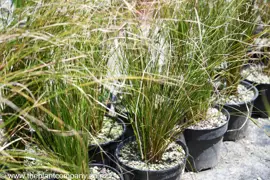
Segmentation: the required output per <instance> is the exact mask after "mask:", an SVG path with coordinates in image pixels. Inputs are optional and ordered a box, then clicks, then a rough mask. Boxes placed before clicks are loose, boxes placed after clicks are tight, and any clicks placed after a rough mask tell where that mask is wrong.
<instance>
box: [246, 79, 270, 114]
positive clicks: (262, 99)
mask: <svg viewBox="0 0 270 180" xmlns="http://www.w3.org/2000/svg"><path fill="white" fill-rule="evenodd" d="M245 81H246V82H248V83H250V84H252V85H253V86H255V87H256V88H257V89H258V92H259V95H258V97H257V98H256V99H255V101H254V107H253V110H252V117H254V118H257V117H260V118H268V117H269V113H270V109H269V108H270V84H260V83H255V82H252V81H249V80H245ZM267 107H268V108H267Z"/></svg>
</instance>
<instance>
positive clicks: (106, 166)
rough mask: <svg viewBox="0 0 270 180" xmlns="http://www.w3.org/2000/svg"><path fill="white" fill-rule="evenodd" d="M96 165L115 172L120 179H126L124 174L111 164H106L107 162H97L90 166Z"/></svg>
mask: <svg viewBox="0 0 270 180" xmlns="http://www.w3.org/2000/svg"><path fill="white" fill-rule="evenodd" d="M94 166H97V167H103V168H106V169H109V170H111V171H113V172H115V173H116V174H117V175H118V176H119V177H120V180H124V178H123V176H122V174H121V173H120V172H119V171H117V170H116V169H115V168H113V167H111V166H108V165H105V164H97V163H93V164H90V167H94ZM96 179H99V178H98V177H97V178H96Z"/></svg>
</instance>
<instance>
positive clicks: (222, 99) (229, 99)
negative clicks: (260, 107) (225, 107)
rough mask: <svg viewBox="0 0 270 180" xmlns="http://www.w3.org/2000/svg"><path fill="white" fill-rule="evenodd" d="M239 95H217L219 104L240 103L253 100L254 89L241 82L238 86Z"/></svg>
mask: <svg viewBox="0 0 270 180" xmlns="http://www.w3.org/2000/svg"><path fill="white" fill-rule="evenodd" d="M237 91H238V95H237V96H236V95H231V96H228V95H222V94H221V95H220V96H219V97H216V99H217V102H218V103H219V104H227V103H228V104H239V103H244V102H249V101H251V100H252V99H253V98H254V96H255V94H254V92H253V91H252V89H249V88H246V87H245V86H244V85H242V84H239V85H238V87H237Z"/></svg>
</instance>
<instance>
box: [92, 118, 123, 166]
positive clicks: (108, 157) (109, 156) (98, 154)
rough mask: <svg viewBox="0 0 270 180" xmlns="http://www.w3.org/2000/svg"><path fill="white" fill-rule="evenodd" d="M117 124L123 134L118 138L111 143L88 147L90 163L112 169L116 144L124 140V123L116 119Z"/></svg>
mask: <svg viewBox="0 0 270 180" xmlns="http://www.w3.org/2000/svg"><path fill="white" fill-rule="evenodd" d="M117 122H118V123H119V124H121V125H122V127H123V132H122V134H121V135H120V136H119V137H117V138H116V139H115V140H113V141H109V142H106V143H102V144H99V145H90V146H89V151H88V155H89V159H90V161H91V162H92V163H98V164H105V165H109V166H112V167H115V166H116V158H115V150H116V148H117V146H118V144H119V143H121V142H122V141H123V140H124V136H125V133H126V125H125V123H124V122H123V121H122V120H121V119H119V118H117Z"/></svg>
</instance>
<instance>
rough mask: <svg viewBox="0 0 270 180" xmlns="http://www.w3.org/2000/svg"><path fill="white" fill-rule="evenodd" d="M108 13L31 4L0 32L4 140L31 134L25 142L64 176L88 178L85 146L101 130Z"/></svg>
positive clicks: (82, 6) (83, 6) (95, 8)
mask: <svg viewBox="0 0 270 180" xmlns="http://www.w3.org/2000/svg"><path fill="white" fill-rule="evenodd" d="M107 12H109V11H108V8H107V7H105V6H102V7H99V6H97V5H96V4H91V3H90V2H88V3H84V2H80V3H74V2H70V3H68V2H65V1H59V2H57V3H56V2H54V1H44V2H43V3H35V2H32V4H29V5H25V6H23V7H22V8H20V9H17V12H16V13H15V16H14V22H13V24H11V25H10V26H9V27H7V28H6V29H5V30H3V31H2V34H4V36H3V37H2V38H3V39H2V41H1V56H2V57H1V58H2V59H3V61H2V64H1V73H3V75H4V76H3V78H1V84H5V85H3V86H2V87H4V89H3V88H1V91H2V90H3V94H4V95H3V96H4V97H5V99H6V100H7V101H5V102H3V103H4V104H5V105H4V110H3V111H2V115H3V118H4V120H5V129H7V131H8V132H9V131H10V132H11V133H8V134H9V137H11V136H12V135H13V134H16V135H18V133H15V130H16V129H18V130H20V132H22V133H21V134H22V136H23V137H19V138H20V139H22V140H25V139H26V138H28V137H29V128H30V127H31V128H32V129H34V130H35V133H34V134H35V136H34V137H31V138H30V139H31V140H33V139H34V141H35V144H37V145H38V146H39V148H42V149H45V150H46V151H47V152H48V154H54V156H53V159H55V161H57V162H64V163H61V164H62V165H59V166H58V167H60V168H62V169H65V170H66V173H67V172H70V173H84V174H87V173H88V172H89V168H88V163H89V162H88V145H89V141H90V138H93V137H95V136H96V135H97V134H98V133H99V132H100V131H101V128H102V122H103V118H104V114H105V111H106V106H105V105H104V101H105V99H106V98H107V95H108V93H107V92H106V91H107V90H106V89H105V86H103V84H102V81H103V76H104V75H105V74H106V64H107V62H106V61H107V58H108V57H107V55H106V50H105V48H103V43H104V38H105V37H106V36H107V34H106V33H103V31H102V30H100V29H99V28H101V29H102V28H104V29H106V27H107V26H109V22H110V21H109V20H110V17H109V13H107ZM22 21H23V23H21V22H22ZM104 31H105V30H104ZM9 101H11V102H12V104H10V103H9V104H8V103H7V102H9ZM23 127H27V128H26V130H25V131H21V129H22V128H23ZM24 136H26V137H24ZM23 142H25V141H23ZM21 157H24V156H21ZM35 158H38V157H36V156H35ZM39 159H41V157H40V158H39ZM54 164H56V163H54ZM67 164H68V165H67ZM56 169H57V168H56Z"/></svg>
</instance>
